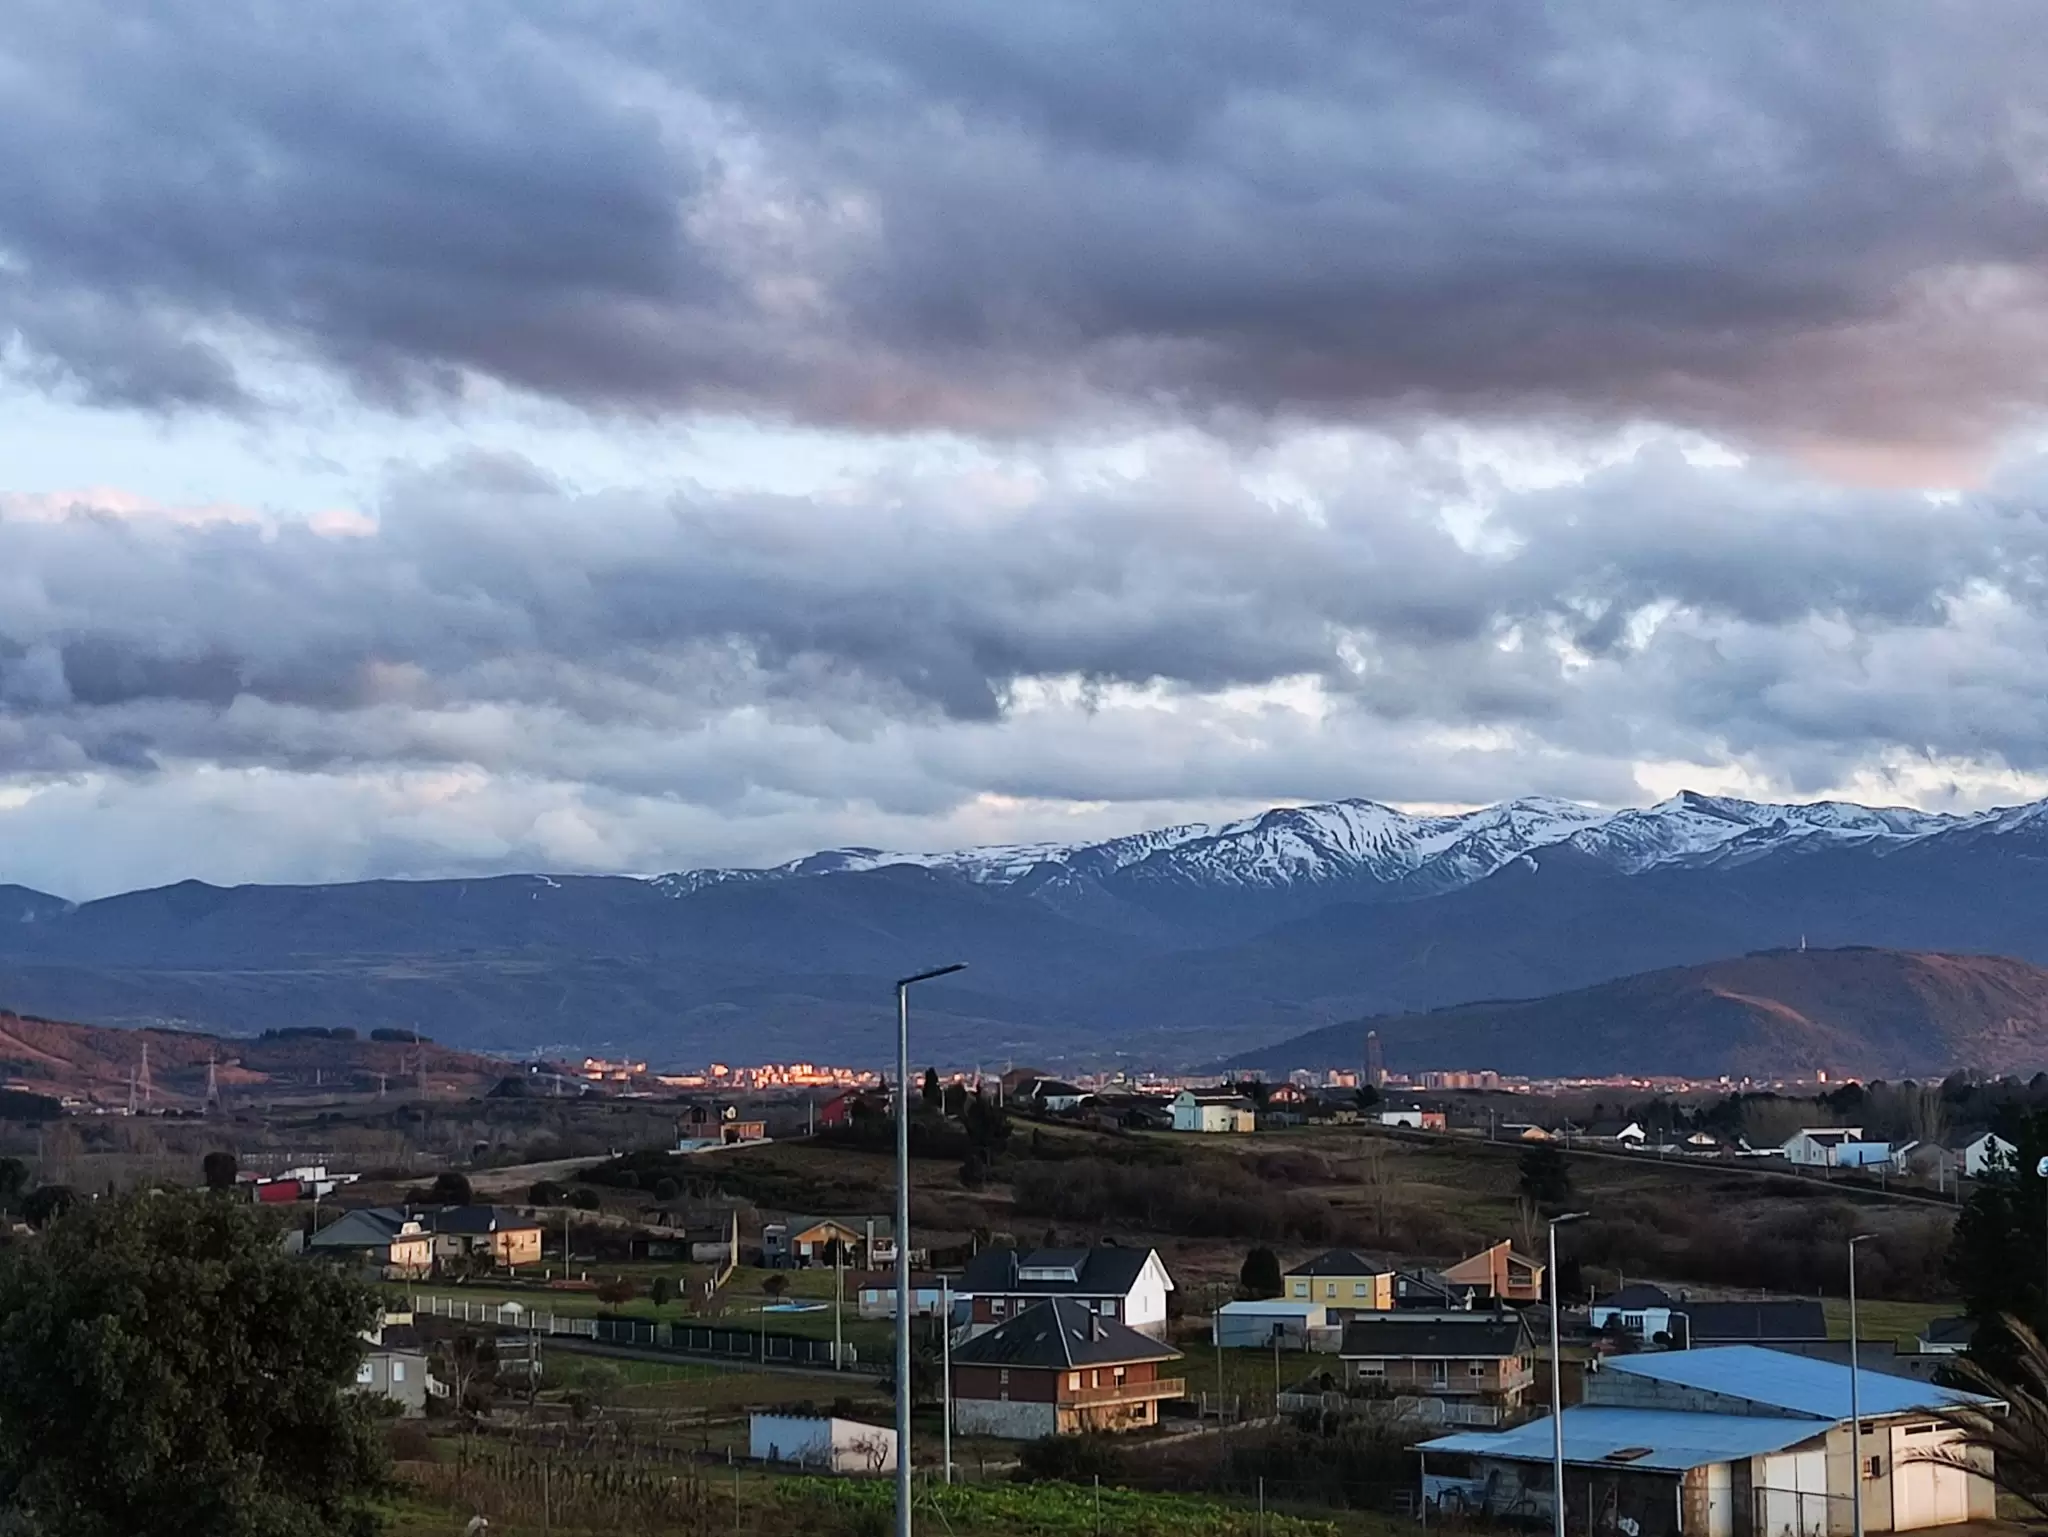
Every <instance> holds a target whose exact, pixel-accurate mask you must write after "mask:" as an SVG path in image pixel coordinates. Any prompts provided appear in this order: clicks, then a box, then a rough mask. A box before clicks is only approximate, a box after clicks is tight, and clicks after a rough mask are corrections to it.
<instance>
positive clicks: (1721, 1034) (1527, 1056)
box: [1227, 946, 2048, 1078]
mask: <svg viewBox="0 0 2048 1537" xmlns="http://www.w3.org/2000/svg"><path fill="white" fill-rule="evenodd" d="M1368 1029H1372V1030H1376V1031H1378V1032H1379V1037H1380V1042H1381V1045H1382V1048H1383V1050H1384V1051H1385V1054H1386V1060H1387V1064H1388V1066H1389V1067H1392V1068H1396V1069H1401V1068H1420V1067H1490V1068H1495V1069H1498V1070H1499V1071H1502V1072H1509V1073H1531V1074H1544V1073H1558V1074H1582V1075H1594V1074H1608V1073H1645V1074H1647V1073H1684V1074H1689V1075H1694V1076H1713V1075H1717V1074H1723V1073H1725V1074H1729V1075H1731V1076H1750V1077H1771V1076H1777V1075H1790V1074H1807V1073H1811V1072H1812V1071H1813V1070H1814V1069H1816V1068H1819V1069H1825V1070H1827V1071H1828V1072H1830V1073H1831V1074H1841V1075H1855V1076H1858V1077H1865V1078H1870V1077H1887V1078H1900V1077H1913V1076H1920V1077H1924V1076H1927V1075H1929V1074H1934V1075H1941V1074H1946V1073H1948V1072H1949V1071H1951V1070H1952V1069H1954V1068H1956V1067H1958V1066H1970V1067H1975V1068H1979V1069H1982V1070H1984V1071H1987V1072H2022V1073H2032V1072H2034V1071H2036V1070H2037V1069H2038V1068H2039V1067H2040V1066H2041V1064H2042V1063H2043V1062H2048V970H2043V969H2042V968H2040V967H2038V966H2032V965H2029V964H2027V963H2026V962H2024V961H2015V960H2009V959H2006V958H2004V957H2001V956H1986V955H1944V954H1935V953H1924V952H1912V951H1900V950H1879V949H1870V948H1864V947H1858V946H1852V947H1846V948H1842V949H1834V950H1811V949H1808V950H1767V951H1761V952H1757V953H1755V954H1750V955H1743V956H1738V957H1736V958H1734V959H1729V960H1717V961H1710V962H1708V963H1706V964H1705V965H1699V966H1675V967H1667V968H1665V969H1662V970H1658V971H1650V972H1644V973H1641V974H1639V975H1636V976H1630V977H1622V978H1620V979H1618V980H1615V981H1611V982H1602V983H1599V984H1597V985H1595V986H1592V987H1584V988H1578V989H1575V990H1573V991H1571V992H1564V993H1556V994H1552V995H1550V996H1548V997H1542V998H1527V999H1514V1000H1504V1001H1498V1002H1482V1003H1469V1004H1464V1005H1460V1006H1457V1007H1453V1008H1444V1009H1435V1010H1431V1011H1429V1012H1426V1013H1417V1014H1403V1015H1395V1016H1389V1017H1383V1018H1373V1019H1360V1020H1353V1021H1350V1022H1347V1023H1345V1024H1342V1025H1334V1026H1327V1027H1325V1028H1323V1029H1320V1030H1314V1031H1310V1032H1308V1033H1306V1034H1303V1035H1299V1036H1295V1037H1293V1038H1292V1039H1290V1040H1285V1041H1281V1042H1278V1043H1276V1044H1274V1045H1272V1046H1269V1047H1263V1048H1261V1049H1259V1050H1256V1051H1250V1052H1245V1053H1243V1054H1241V1055H1239V1056H1237V1057H1234V1058H1232V1059H1231V1060H1230V1062H1229V1063H1228V1064H1227V1065H1228V1066H1230V1067H1232V1068H1238V1069H1258V1070H1262V1071H1265V1072H1268V1073H1272V1074H1279V1073H1284V1072H1287V1071H1290V1070H1292V1069H1293V1068H1296V1067H1305V1066H1312V1065H1313V1066H1327V1065H1330V1064H1333V1063H1350V1062H1356V1061H1358V1060H1359V1058H1360V1057H1361V1055H1362V1052H1363V1045H1362V1043H1363V1040H1364V1036H1365V1032H1366V1031H1367V1030H1368Z"/></svg>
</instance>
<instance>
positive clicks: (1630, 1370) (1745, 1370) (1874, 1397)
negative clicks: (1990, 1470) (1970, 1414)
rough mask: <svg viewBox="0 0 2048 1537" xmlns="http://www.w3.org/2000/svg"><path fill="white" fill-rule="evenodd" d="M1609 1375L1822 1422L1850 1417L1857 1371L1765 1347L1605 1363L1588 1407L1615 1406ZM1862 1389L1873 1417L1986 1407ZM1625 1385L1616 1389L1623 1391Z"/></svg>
mask: <svg viewBox="0 0 2048 1537" xmlns="http://www.w3.org/2000/svg"><path fill="white" fill-rule="evenodd" d="M1608 1373H1615V1374H1618V1375H1620V1376H1623V1377H1639V1378H1648V1379H1651V1380H1653V1381H1656V1382H1662V1383H1669V1384H1671V1385H1673V1386H1674V1387H1679V1388H1691V1389H1694V1390H1695V1391H1697V1392H1701V1393H1712V1394H1715V1395H1717V1396H1719V1397H1722V1398H1727V1399H1736V1400H1740V1401H1742V1402H1744V1403H1746V1404H1750V1405H1754V1406H1755V1408H1754V1409H1753V1410H1752V1411H1751V1412H1752V1413H1764V1414H1772V1413H1776V1414H1784V1415H1798V1416H1801V1417H1803V1418H1806V1419H1815V1420H1831V1421H1832V1420H1846V1419H1847V1418H1848V1417H1849V1368H1848V1367H1846V1366H1842V1365H1837V1364H1836V1363H1835V1362H1833V1361H1816V1360H1813V1359H1811V1358H1809V1357H1807V1356H1798V1355H1793V1354H1791V1353H1789V1352H1787V1351H1783V1350H1766V1349H1764V1348H1763V1347H1761V1346H1758V1345H1724V1346H1721V1347H1719V1348H1717V1349H1713V1350H1671V1351H1664V1352H1661V1353H1659V1354H1655V1355H1640V1356H1621V1357H1618V1358H1616V1359H1614V1360H1610V1361H1606V1362H1603V1363H1602V1364H1601V1367H1600V1371H1599V1372H1598V1373H1595V1374H1594V1375H1593V1376H1592V1377H1591V1378H1589V1379H1588V1382H1587V1390H1586V1398H1587V1401H1588V1402H1596V1401H1608V1402H1611V1401H1612V1400H1613V1396H1614V1394H1613V1392H1611V1391H1610V1390H1609V1389H1608V1388H1607V1387H1606V1386H1605V1385H1603V1384H1601V1383H1600V1378H1601V1377H1602V1376H1604V1375H1606V1374H1608ZM1859 1375H1860V1378H1861V1380H1860V1381H1859V1383H1858V1384H1857V1390H1858V1399H1859V1403H1860V1407H1861V1408H1862V1411H1863V1414H1864V1416H1865V1417H1866V1418H1868V1417H1870V1416H1873V1415H1885V1414H1911V1413H1913V1412H1914V1411H1915V1410H1927V1409H1940V1408H1945V1407H1947V1406H1949V1405H1951V1404H1958V1403H1970V1402H1980V1403H1981V1402H1984V1401H1985V1400H1983V1399H1978V1398H1975V1396H1974V1395H1972V1394H1969V1393H1959V1392H1957V1391H1955V1390H1954V1389H1952V1388H1940V1387H1936V1386H1934V1385H1933V1384H1932V1383H1927V1382H1915V1381H1912V1380H1911V1379H1909V1378H1905V1377H1890V1376H1886V1375H1885V1374H1883V1373H1881V1372H1873V1371H1864V1372H1862V1373H1860V1374H1859ZM1620 1386H1621V1385H1620V1384H1614V1388H1615V1389H1619V1388H1620Z"/></svg>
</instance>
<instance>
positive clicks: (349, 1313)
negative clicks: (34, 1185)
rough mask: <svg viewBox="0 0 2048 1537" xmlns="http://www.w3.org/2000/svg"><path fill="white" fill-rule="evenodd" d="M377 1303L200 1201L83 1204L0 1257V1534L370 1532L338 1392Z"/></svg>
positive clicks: (348, 1378)
mask: <svg viewBox="0 0 2048 1537" xmlns="http://www.w3.org/2000/svg"><path fill="white" fill-rule="evenodd" d="M377 1310H378V1299H377V1295H376V1293H375V1291H374V1290H372V1289H371V1288H370V1287H368V1286H366V1285H364V1284H362V1283H360V1282H358V1281H355V1280H353V1279H351V1278H349V1277H348V1276H346V1275H344V1274H343V1273H342V1272H340V1271H338V1270H335V1269H333V1268H331V1267H329V1266H325V1265H310V1264H304V1263H301V1262H299V1261H296V1260H293V1259H291V1258H290V1257H288V1256H287V1255H286V1254H285V1253H284V1251H283V1250H282V1249H280V1248H279V1247H278V1243H277V1231H276V1227H275V1224H274V1222H273V1221H272V1220H271V1217H270V1214H268V1213H266V1212H263V1211H261V1210H260V1209H259V1208H256V1207H254V1206H248V1205H243V1204H240V1203H238V1202H233V1201H217V1200H212V1199H209V1198H207V1197H206V1196H204V1195H203V1194H200V1193H199V1192H162V1193H157V1192H148V1193H137V1194H133V1195H128V1196H121V1197H116V1198H113V1199H111V1200H104V1201H98V1202H95V1203H93V1204H92V1205H89V1206H84V1207H79V1208H77V1209H75V1210H73V1211H71V1212H69V1213H67V1214H65V1215H64V1216H63V1217H61V1218H60V1219H58V1220H56V1221H54V1222H52V1223H51V1224H50V1226H49V1229H48V1231H47V1232H45V1233H44V1235H43V1236H42V1238H41V1239H40V1240H38V1241H37V1242H35V1243H30V1244H17V1245H15V1246H14V1247H13V1248H11V1249H8V1250H4V1251H0V1512H5V1515H4V1516H0V1525H5V1527H6V1529H7V1530H9V1531H13V1530H17V1529H19V1530H21V1531H23V1532H26V1533H30V1534H35V1537H59V1534H61V1537H133V1534H135V1533H148V1534H150V1537H367V1534H369V1533H372V1532H374V1531H376V1530H377V1527H378V1519H377V1514H376V1511H375V1510H374V1508H373V1506H372V1503H371V1502H372V1500H373V1499H374V1497H375V1496H376V1495H377V1494H378V1493H380V1492H381V1490H382V1487H383V1483H384V1473H383V1469H384V1465H383V1458H382V1453H381V1449H380V1444H379V1438H378V1435H377V1429H376V1409H375V1408H374V1406H373V1405H372V1403H371V1401H370V1400H369V1399H368V1398H366V1397H364V1396H362V1395H360V1394H358V1393H357V1392H355V1391H354V1385H355V1378H356V1365H357V1363H358V1362H359V1361H361V1360H362V1356H363V1340H362V1331H363V1330H364V1329H365V1328H367V1327H368V1326H369V1324H370V1322H371V1320H372V1319H374V1318H375V1317H376V1316H377Z"/></svg>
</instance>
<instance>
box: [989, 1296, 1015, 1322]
mask: <svg viewBox="0 0 2048 1537" xmlns="http://www.w3.org/2000/svg"><path fill="white" fill-rule="evenodd" d="M988 1309H989V1311H990V1312H991V1313H993V1314H995V1316H996V1317H998V1318H1001V1317H1002V1316H1003V1315H1004V1314H1005V1313H1007V1312H1008V1311H1009V1309H1010V1304H1009V1303H1007V1302H1005V1301H1004V1300H1003V1299H1002V1298H1001V1297H998V1298H996V1300H995V1301H993V1302H991V1303H990V1304H989V1305H988Z"/></svg>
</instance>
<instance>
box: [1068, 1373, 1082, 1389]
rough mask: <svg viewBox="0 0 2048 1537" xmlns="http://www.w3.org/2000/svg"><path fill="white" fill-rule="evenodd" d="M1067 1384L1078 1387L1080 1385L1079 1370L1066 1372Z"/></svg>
mask: <svg viewBox="0 0 2048 1537" xmlns="http://www.w3.org/2000/svg"><path fill="white" fill-rule="evenodd" d="M1067 1386H1068V1387H1070V1388H1075V1389H1078V1388H1079V1387H1080V1386H1081V1374H1080V1373H1079V1372H1068V1373H1067Z"/></svg>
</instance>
